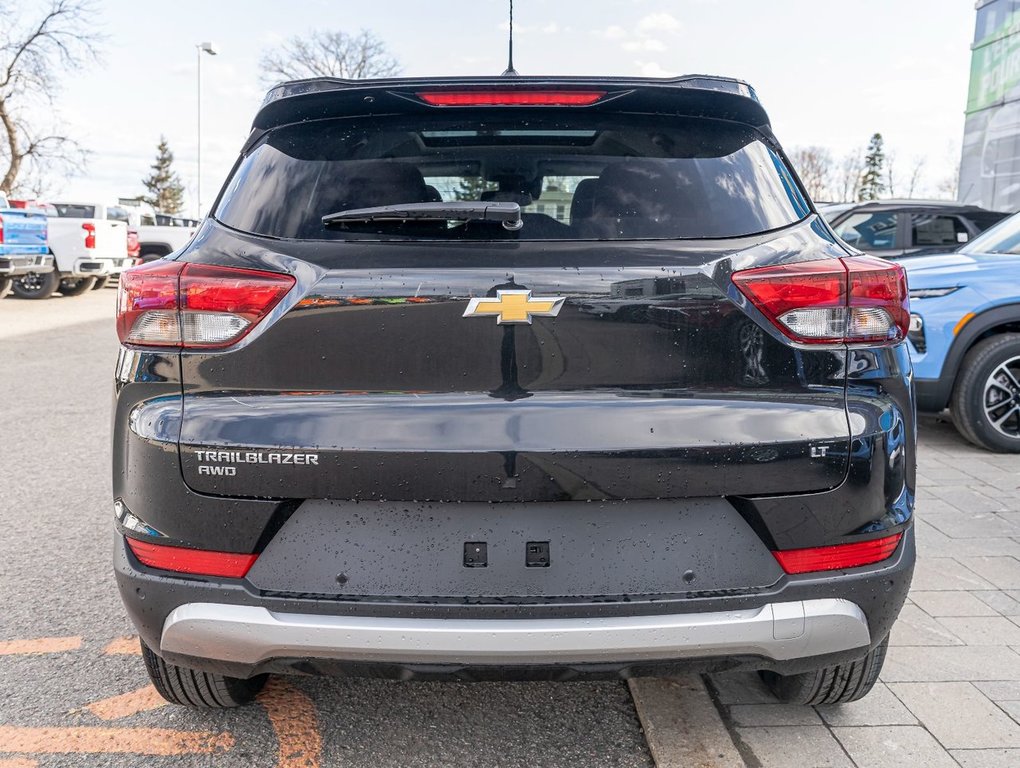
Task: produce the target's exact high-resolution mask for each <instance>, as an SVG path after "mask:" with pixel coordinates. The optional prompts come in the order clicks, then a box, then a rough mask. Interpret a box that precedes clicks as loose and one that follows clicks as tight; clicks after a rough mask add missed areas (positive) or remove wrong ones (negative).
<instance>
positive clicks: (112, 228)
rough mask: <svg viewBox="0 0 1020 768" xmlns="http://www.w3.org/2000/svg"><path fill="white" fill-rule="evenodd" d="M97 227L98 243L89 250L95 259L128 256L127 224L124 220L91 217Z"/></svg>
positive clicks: (90, 221) (92, 223) (89, 222)
mask: <svg viewBox="0 0 1020 768" xmlns="http://www.w3.org/2000/svg"><path fill="white" fill-rule="evenodd" d="M85 223H88V224H91V225H92V226H93V227H95V234H96V244H95V247H94V248H91V249H89V250H88V255H89V256H90V257H91V258H94V259H124V258H126V257H127V230H128V228H127V224H125V223H124V222H122V221H109V220H104V219H90V220H88V221H87V222H85Z"/></svg>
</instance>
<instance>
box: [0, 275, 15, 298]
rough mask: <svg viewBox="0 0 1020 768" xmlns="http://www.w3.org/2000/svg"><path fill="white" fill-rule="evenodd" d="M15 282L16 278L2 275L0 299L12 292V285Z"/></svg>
mask: <svg viewBox="0 0 1020 768" xmlns="http://www.w3.org/2000/svg"><path fill="white" fill-rule="evenodd" d="M13 284H14V279H13V278H10V277H0V299H2V298H3V297H4V296H6V295H7V294H8V293H10V292H11V286H12V285H13Z"/></svg>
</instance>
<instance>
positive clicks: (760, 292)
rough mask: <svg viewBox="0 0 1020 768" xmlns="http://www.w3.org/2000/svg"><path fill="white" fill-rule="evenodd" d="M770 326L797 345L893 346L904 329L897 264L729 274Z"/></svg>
mask: <svg viewBox="0 0 1020 768" xmlns="http://www.w3.org/2000/svg"><path fill="white" fill-rule="evenodd" d="M732 279H733V284H734V285H735V286H736V287H737V288H738V289H739V290H740V292H741V293H742V294H744V296H746V297H747V298H748V299H749V300H750V302H751V303H752V304H754V306H755V307H757V308H758V309H759V310H760V311H761V313H762V314H763V315H765V316H766V317H767V318H768V319H769V320H770V321H771V322H772V324H773V325H775V326H776V327H777V328H778V329H779V330H780V331H782V332H783V333H784V334H785V335H786V336H788V337H789V338H791V339H793V340H794V341H798V342H801V343H803V344H838V343H843V344H863V343H895V342H897V341H900V340H902V339H904V338H906V335H907V328H908V325H909V324H910V310H909V298H908V296H907V278H906V275H905V273H904V271H903V268H902V267H901V266H900V265H899V264H893V263H891V262H888V261H883V260H882V259H876V258H873V257H870V256H853V257H848V258H844V259H827V260H825V261H802V262H798V263H794V264H779V265H776V266H770V267H758V268H756V269H747V270H743V271H741V272H734V273H733V278H732Z"/></svg>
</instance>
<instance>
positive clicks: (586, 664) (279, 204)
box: [113, 76, 915, 706]
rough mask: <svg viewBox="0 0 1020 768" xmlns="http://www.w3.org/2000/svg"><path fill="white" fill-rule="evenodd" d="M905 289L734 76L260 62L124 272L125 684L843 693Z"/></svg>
mask: <svg viewBox="0 0 1020 768" xmlns="http://www.w3.org/2000/svg"><path fill="white" fill-rule="evenodd" d="M908 318H909V313H908V309H907V297H906V284H905V280H904V278H903V273H902V270H901V268H900V267H899V266H897V265H895V264H891V263H888V262H882V261H878V260H874V259H871V258H869V257H866V256H862V255H861V254H859V253H858V252H856V251H853V250H852V249H850V248H849V247H848V246H846V245H845V244H843V243H842V242H840V241H839V240H838V239H837V238H836V237H835V236H834V235H833V234H832V232H831V230H830V229H829V227H828V226H827V225H826V224H825V223H824V222H823V221H822V220H821V219H820V218H819V217H818V216H817V214H815V212H814V210H813V207H812V204H811V203H810V201H809V200H808V199H807V198H806V196H805V194H804V192H803V190H802V188H801V185H800V183H799V182H798V181H797V179H796V177H795V175H794V174H793V172H792V170H791V169H790V167H789V164H788V162H787V160H786V158H785V155H784V154H783V152H782V149H781V148H780V146H779V144H778V143H777V142H776V140H775V138H774V137H773V135H772V132H771V129H770V127H769V123H768V117H767V115H766V113H765V112H764V110H763V109H762V107H761V105H760V104H759V102H758V100H757V98H756V97H755V95H754V92H753V91H752V90H751V89H750V88H749V87H748V86H747V85H746V84H743V83H741V82H738V81H733V80H726V79H720V78H711V77H701V76H698V77H686V78H679V79H675V80H635V79H613V78H602V79H593V78H525V77H518V78H512V79H509V78H489V79H464V78H461V79H439V80H380V81H358V82H347V81H337V80H309V81H301V82H296V83H288V84H284V85H281V86H279V87H277V88H275V89H274V90H272V91H271V92H270V93H269V95H268V96H267V98H266V100H265V102H264V104H263V106H262V108H261V109H260V111H259V112H258V114H257V116H256V118H255V122H254V125H253V129H252V133H251V135H250V137H249V139H248V141H247V142H246V144H245V146H244V147H243V149H242V152H241V157H240V159H239V160H238V162H237V164H236V166H235V168H234V170H233V172H232V173H231V175H230V177H229V179H228V180H227V182H226V184H225V186H224V188H223V190H222V192H221V193H220V196H219V199H218V200H217V202H216V204H215V205H214V207H213V214H212V216H211V217H210V218H209V219H208V220H207V221H206V222H205V223H204V224H203V225H202V227H201V229H200V230H199V232H198V233H197V235H196V237H195V238H194V240H193V241H192V242H191V243H190V244H189V245H188V246H187V247H186V248H185V249H184V250H183V251H182V252H181V253H179V254H178V255H177V256H176V257H172V258H170V259H164V260H160V261H155V262H152V263H150V264H146V265H144V266H142V267H138V268H135V269H132V270H129V271H128V272H127V273H125V274H124V275H123V277H122V280H121V286H120V298H119V308H118V332H119V334H120V339H121V343H122V349H121V354H120V359H119V362H118V368H117V406H116V415H115V423H114V472H113V477H114V500H115V510H116V516H117V534H116V563H117V577H118V581H119V584H120V587H121V592H122V595H123V598H124V601H125V604H126V606H127V608H128V611H129V613H130V615H131V617H132V619H133V621H134V622H135V624H136V626H137V627H138V630H139V633H140V635H141V639H142V643H143V652H144V657H145V662H146V665H147V668H148V670H149V672H150V675H151V677H152V680H153V683H154V684H155V685H156V688H157V689H158V690H159V691H160V693H162V694H163V695H164V696H165V697H166V698H167V699H169V700H170V701H173V702H176V703H180V704H187V705H192V706H233V705H237V704H242V703H244V702H246V701H249V700H250V699H251V698H252V697H253V696H254V695H255V693H257V691H258V690H259V688H260V687H261V686H262V685H263V683H264V681H265V676H266V675H267V674H269V673H292V672H300V673H315V674H373V675H380V674H381V675H386V676H392V677H399V678H418V677H457V678H462V679H464V678H467V679H489V678H495V677H498V678H507V677H509V678H528V679H532V678H536V677H540V678H547V679H568V678H575V677H585V676H593V675H594V676H606V675H621V676H630V675H639V674H662V673H668V672H670V671H674V670H676V669H679V668H694V669H719V668H727V669H729V668H734V667H743V668H748V669H757V670H761V671H762V673H763V675H764V676H765V677H766V679H767V681H768V682H769V683H770V685H771V686H772V688H773V690H774V691H775V692H776V693H777V695H779V696H780V697H781V698H783V699H785V700H788V701H796V702H801V703H821V702H833V701H849V700H852V699H855V698H859V697H860V696H863V695H864V694H865V693H867V691H868V690H870V688H871V686H872V685H873V684H874V681H875V679H876V678H877V675H878V671H879V669H880V668H881V663H882V658H883V657H884V653H885V648H886V644H887V637H888V633H889V630H890V627H891V626H892V623H893V621H894V619H895V617H896V615H897V613H898V612H899V609H900V606H901V605H902V602H903V600H904V598H905V595H906V592H907V588H908V586H909V581H910V574H911V570H912V567H913V557H914V549H913V533H912V525H911V524H912V509H913V493H914V491H913V488H914V440H915V430H914V416H913V411H914V409H913V402H912V395H911V389H910V362H909V358H908V356H907V352H906V349H905V346H904V343H903V340H904V337H905V335H906V330H907V323H908Z"/></svg>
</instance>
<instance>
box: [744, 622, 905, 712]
mask: <svg viewBox="0 0 1020 768" xmlns="http://www.w3.org/2000/svg"><path fill="white" fill-rule="evenodd" d="M888 649H889V638H888V637H886V638H885V639H884V640H882V642H881V643H879V644H878V645H877V646H875V647H874V648H873V649H872V650H871V651H869V652H868V655H867V656H865V657H864V658H863V659H856V660H854V661H849V662H846V663H844V664H835V665H833V666H831V667H823V668H822V669H819V670H815V671H814V672H801V673H800V674H797V675H780V674H777V673H775V672H771V671H768V670H766V671H764V672H760V673H759V674H760V675H761V678H762V680H764V681H765V685H767V686H768V687H769V690H771V691H772V693H773V695H774V696H775V697H776V698H777V699H779V700H780V701H782V702H783V703H785V704H803V705H806V706H812V707H814V706H817V705H819V704H846V703H848V702H851V701H857V700H858V699H862V698H864V697H865V696H867V695H868V692H869V691H870V690H871V689H872V688H874V687H875V683H876V682H877V681H878V673H879V672H881V671H882V663H883V662H884V661H885V653H886V651H887V650H888Z"/></svg>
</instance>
